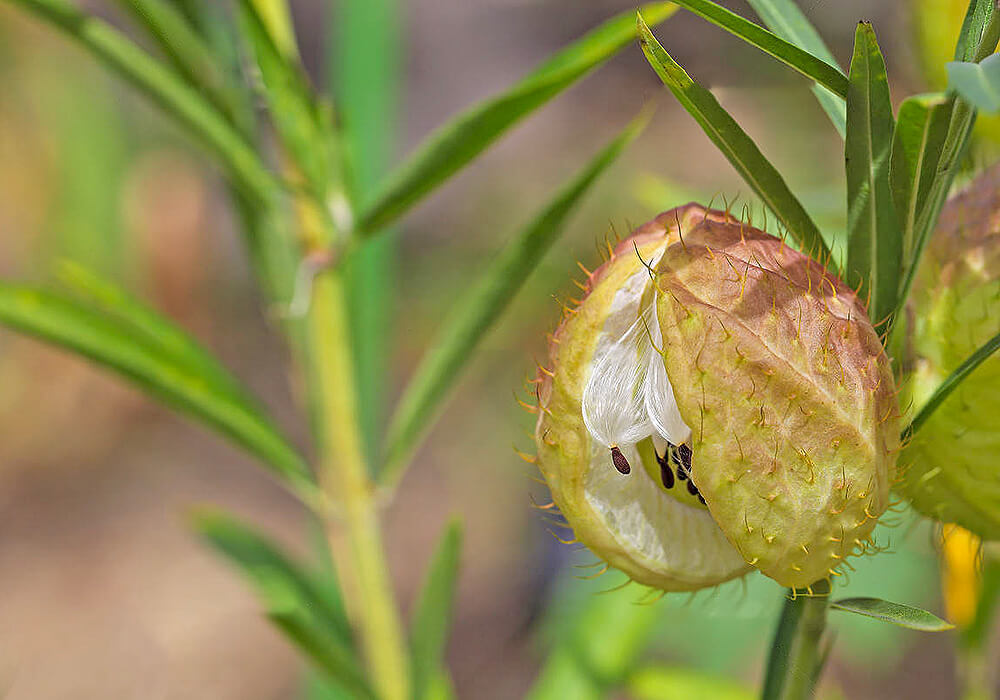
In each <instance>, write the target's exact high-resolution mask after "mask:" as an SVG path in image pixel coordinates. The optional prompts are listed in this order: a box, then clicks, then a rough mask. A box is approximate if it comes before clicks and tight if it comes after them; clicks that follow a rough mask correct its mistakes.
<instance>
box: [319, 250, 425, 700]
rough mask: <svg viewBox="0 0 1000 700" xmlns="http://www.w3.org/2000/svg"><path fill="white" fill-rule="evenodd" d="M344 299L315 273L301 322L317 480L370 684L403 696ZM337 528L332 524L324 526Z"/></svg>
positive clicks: (391, 697)
mask: <svg viewBox="0 0 1000 700" xmlns="http://www.w3.org/2000/svg"><path fill="white" fill-rule="evenodd" d="M344 300H345V289H344V279H343V274H342V272H341V271H340V270H336V269H333V270H327V271H325V272H322V273H320V274H319V275H318V276H317V278H316V280H315V282H314V285H313V295H312V305H311V308H310V311H309V314H308V316H307V321H306V325H307V328H308V331H307V332H308V346H309V350H310V355H311V356H312V358H313V361H314V362H315V365H314V367H313V370H314V372H315V376H314V381H316V386H315V387H313V391H315V392H316V393H317V396H316V398H317V399H318V405H317V408H318V411H319V416H318V418H319V420H320V421H321V423H322V424H321V425H320V426H319V429H320V435H321V436H322V437H321V444H320V477H321V480H322V484H323V487H324V489H325V491H326V492H327V495H328V497H329V498H330V499H331V501H333V502H334V503H336V504H337V506H338V508H339V509H340V511H341V513H340V514H341V515H342V517H343V521H344V528H345V530H346V537H347V540H348V553H349V556H350V561H349V562H344V564H346V565H342V566H341V567H340V570H341V571H342V572H343V574H344V577H345V578H348V579H350V584H351V585H350V592H351V593H353V594H354V595H353V598H354V604H355V611H356V614H357V620H358V624H359V626H360V628H361V634H362V641H363V644H364V649H365V655H366V657H367V659H368V663H369V665H370V667H371V673H372V679H373V682H374V684H375V686H376V688H377V689H378V690H379V696H380V697H382V698H385V699H386V700H405V698H407V697H408V693H409V690H408V685H409V677H408V673H409V667H408V663H407V661H406V654H405V651H404V645H403V634H402V625H401V623H400V619H399V612H398V609H397V607H396V602H395V596H394V595H393V591H392V583H391V580H390V575H389V569H388V565H387V562H386V559H385V549H384V546H383V542H382V535H381V527H380V524H379V519H378V512H377V507H376V502H375V494H374V490H373V486H372V483H371V479H370V478H369V476H368V471H367V468H366V466H365V460H364V455H363V452H362V445H361V431H360V429H359V424H358V415H357V404H356V401H357V397H356V396H355V389H354V362H353V360H352V357H351V342H350V335H349V333H348V318H347V313H346V306H345V304H344ZM336 526H337V524H336V523H331V524H330V529H331V530H333V528H335V527H336ZM331 534H332V533H331Z"/></svg>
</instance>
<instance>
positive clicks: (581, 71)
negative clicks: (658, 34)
mask: <svg viewBox="0 0 1000 700" xmlns="http://www.w3.org/2000/svg"><path fill="white" fill-rule="evenodd" d="M676 11H677V6H676V5H674V4H673V3H670V2H657V3H651V4H648V5H645V6H643V12H645V13H646V14H647V15H648V16H649V18H650V22H653V23H654V24H655V23H659V22H662V21H663V20H665V19H667V18H668V17H669V16H670V15H672V14H673V13H674V12H676ZM634 39H635V27H634V24H633V21H632V15H631V12H624V13H622V14H620V15H617V16H616V17H614V18H612V19H610V20H608V21H607V22H605V23H604V24H602V25H601V26H600V27H598V28H596V29H594V30H593V31H591V32H590V33H588V34H586V35H585V36H583V37H582V38H581V39H579V40H578V41H576V42H574V43H573V44H570V45H569V46H568V47H566V48H565V49H563V50H562V51H560V52H559V53H557V54H555V55H554V56H552V57H551V58H549V59H548V60H547V61H545V63H543V64H542V65H540V66H539V67H538V68H536V69H535V70H534V71H532V72H531V73H530V74H528V75H527V76H526V77H525V78H523V79H522V80H521V81H519V82H518V83H516V84H515V85H514V86H513V87H511V88H510V89H509V90H507V91H506V92H504V93H502V94H500V95H498V96H496V97H493V98H490V99H488V100H486V101H484V102H480V103H479V104H477V105H475V106H473V107H472V108H470V109H468V110H466V111H465V112H462V113H461V114H459V115H458V116H456V117H455V118H453V119H452V120H451V121H449V122H448V123H447V124H445V125H444V126H441V127H439V128H438V129H436V130H435V131H434V132H433V133H432V134H431V135H430V136H428V137H427V139H425V141H424V142H423V144H421V145H420V146H418V147H417V149H416V150H415V151H414V152H413V154H412V155H411V156H410V157H409V158H408V159H407V160H406V161H405V162H404V163H403V164H402V165H400V166H399V167H398V168H397V169H396V170H395V171H394V172H393V173H392V174H390V176H389V177H388V179H387V180H386V181H385V183H384V185H383V186H382V187H381V188H380V189H379V191H378V193H377V195H376V196H375V197H374V198H373V199H372V200H371V202H369V203H368V204H367V206H365V207H364V208H363V209H362V213H361V215H360V216H359V224H358V231H359V232H360V233H362V234H370V233H372V232H374V231H377V230H378V229H380V228H383V227H384V226H386V225H387V224H389V223H392V221H394V220H395V219H397V218H398V217H400V216H402V214H403V213H404V212H406V211H407V210H408V209H409V208H410V207H412V206H413V205H414V204H416V203H417V202H418V201H420V199H422V198H423V197H424V196H425V195H427V194H428V193H430V192H431V191H433V190H434V188H435V187H437V186H438V185H439V184H441V183H442V182H444V181H445V180H446V179H448V178H449V177H450V176H451V175H453V174H454V173H456V172H457V171H458V170H460V169H461V168H462V167H463V166H464V165H465V164H466V163H468V162H469V161H471V160H472V159H473V158H475V157H476V156H478V155H479V154H480V153H482V152H483V151H484V150H485V149H486V148H487V147H488V146H489V145H490V144H491V143H493V142H494V141H495V140H496V139H497V138H499V137H500V136H501V135H502V134H503V133H504V132H506V131H507V130H508V129H509V128H511V127H512V126H513V125H514V124H516V123H517V122H518V121H520V120H521V119H523V118H524V117H526V116H528V115H529V114H531V113H532V112H534V111H535V110H536V109H538V108H539V107H541V106H542V105H543V104H545V103H546V102H548V101H549V100H550V99H552V98H553V97H555V96H556V95H557V94H558V93H560V92H562V91H563V90H564V89H566V88H567V87H569V86H570V85H572V84H573V83H574V82H575V81H576V80H578V79H579V78H581V77H583V76H584V75H586V74H587V73H589V72H590V71H591V70H593V69H594V68H596V67H597V66H599V65H600V64H602V63H603V62H604V61H606V60H607V59H609V58H611V57H612V56H613V55H614V54H616V53H617V52H618V51H620V50H621V49H623V48H624V47H625V46H628V45H629V43H631V42H632V40H634Z"/></svg>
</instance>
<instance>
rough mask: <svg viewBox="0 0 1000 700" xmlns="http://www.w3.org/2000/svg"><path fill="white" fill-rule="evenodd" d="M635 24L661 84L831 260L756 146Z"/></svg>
mask: <svg viewBox="0 0 1000 700" xmlns="http://www.w3.org/2000/svg"><path fill="white" fill-rule="evenodd" d="M637 21H638V27H639V38H640V42H641V43H642V51H643V53H644V54H645V55H646V60H647V61H649V64H650V65H651V66H652V67H653V70H654V71H656V74H657V75H658V76H660V80H662V81H663V84H664V85H666V86H667V87H668V88H670V91H671V92H672V93H673V94H674V96H675V97H676V98H677V100H678V101H679V102H680V103H681V106H683V107H684V109H686V110H687V112H688V113H689V114H690V115H691V116H692V117H694V119H695V121H697V122H698V124H699V125H700V126H701V128H702V129H703V130H704V131H705V134H706V135H707V136H708V137H709V138H710V139H711V140H712V142H713V143H714V144H715V145H716V147H718V149H719V150H720V151H722V154H723V155H724V156H726V158H727V159H728V160H729V162H730V163H732V165H733V167H734V168H736V171H737V172H738V173H739V174H740V175H741V176H742V177H743V179H744V180H745V181H746V183H747V184H748V185H749V186H750V188H751V189H752V190H753V191H754V192H755V193H756V195H757V196H758V197H760V198H761V200H762V201H763V202H764V205H765V206H766V207H767V208H768V209H770V210H771V211H772V212H774V214H775V215H776V216H777V217H778V220H779V221H781V223H782V224H783V225H784V226H785V228H786V229H787V230H788V234H789V235H790V236H791V237H792V239H793V240H794V241H796V242H797V243H798V244H799V246H800V247H801V248H802V249H803V250H804V251H806V252H808V253H810V254H811V255H813V256H814V257H817V258H820V259H824V260H826V259H829V257H830V256H829V251H828V250H827V247H826V244H825V243H824V242H823V237H822V235H821V234H820V232H819V229H818V228H817V227H816V224H815V223H813V220H812V219H811V218H810V217H809V214H807V213H806V210H805V209H804V208H803V207H802V204H800V203H799V200H798V199H796V198H795V195H793V194H792V192H791V190H789V189H788V185H786V184H785V181H784V179H783V178H782V177H781V175H780V173H778V171H777V170H776V169H775V167H774V166H773V165H771V163H770V162H769V161H768V160H767V159H766V158H765V157H764V156H763V154H762V153H761V152H760V149H758V148H757V144H755V143H754V142H753V140H752V139H751V138H750V137H749V136H748V135H747V133H746V132H745V131H743V129H741V128H740V125H739V124H737V123H736V121H735V120H734V119H733V118H732V117H731V116H730V115H729V113H728V112H726V110H725V109H723V108H722V105H720V104H719V102H718V100H716V99H715V96H714V95H712V93H711V92H709V91H708V90H706V89H705V88H703V87H702V86H701V85H698V84H697V83H696V82H694V81H693V80H692V79H691V76H689V75H688V74H687V73H686V72H685V71H684V69H683V68H681V66H680V65H679V64H678V63H677V62H676V61H675V60H674V59H673V58H672V57H671V56H670V54H668V53H667V52H666V50H664V48H663V46H661V45H660V42H658V41H657V40H656V37H654V36H653V34H652V32H650V31H649V27H648V26H647V25H646V22H645V21H643V18H642V15H641V14H640V15H637Z"/></svg>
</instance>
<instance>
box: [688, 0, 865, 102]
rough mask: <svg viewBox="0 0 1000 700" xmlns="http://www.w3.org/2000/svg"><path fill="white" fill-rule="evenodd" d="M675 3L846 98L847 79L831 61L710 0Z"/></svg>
mask: <svg viewBox="0 0 1000 700" xmlns="http://www.w3.org/2000/svg"><path fill="white" fill-rule="evenodd" d="M674 2H676V3H677V4H678V5H680V6H681V7H683V8H685V9H688V10H690V11H691V12H694V13H695V14H697V15H699V16H700V17H703V18H705V19H707V20H708V21H709V22H711V23H712V24H715V25H717V26H719V27H722V28H723V29H725V30H726V31H727V32H730V33H731V34H733V35H734V36H738V37H739V38H740V39H742V40H743V41H745V42H747V43H748V44H750V45H752V46H756V47H757V48H758V49H760V50H761V51H763V52H765V53H768V54H770V55H771V56H774V57H775V58H776V59H778V60H779V61H781V62H782V63H784V64H785V65H787V66H790V67H791V68H794V69H795V70H797V71H798V72H799V73H801V74H802V75H804V76H806V77H807V78H810V79H811V80H813V81H814V82H816V83H817V84H818V85H820V86H822V87H824V88H826V89H827V90H829V91H830V92H832V93H834V94H835V95H837V96H839V97H840V98H841V99H842V100H843V99H847V78H846V77H845V76H844V74H843V73H842V72H841V71H840V70H839V69H837V68H835V67H834V66H833V65H831V64H830V63H827V62H826V61H824V60H822V59H820V58H819V57H817V56H814V55H813V54H811V53H810V52H808V51H806V50H804V49H801V48H799V47H798V46H796V45H795V44H792V43H790V42H788V41H785V40H784V39H782V38H781V37H780V36H777V35H776V34H772V33H771V32H769V31H767V30H766V29H764V28H763V27H761V26H759V25H757V24H754V23H753V22H751V21H750V20H748V19H746V18H744V17H740V16H739V15H738V14H736V13H735V12H731V11H730V10H727V9H726V8H724V7H721V6H720V5H717V4H716V3H714V2H711V0H674Z"/></svg>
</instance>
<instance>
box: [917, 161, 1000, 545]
mask: <svg viewBox="0 0 1000 700" xmlns="http://www.w3.org/2000/svg"><path fill="white" fill-rule="evenodd" d="M998 319H1000V168H998V167H994V168H992V169H990V170H988V171H986V172H985V173H983V174H982V175H981V176H979V177H978V178H977V179H976V180H975V181H974V182H973V184H972V185H970V186H969V187H968V188H967V189H966V190H965V191H963V192H961V193H960V194H958V195H956V196H954V197H953V198H952V199H951V200H949V201H948V203H947V204H946V205H945V207H944V210H943V212H942V214H941V218H940V220H939V223H938V227H937V230H936V231H935V232H934V234H933V236H932V237H931V240H930V242H929V243H928V245H927V249H926V251H925V253H924V256H923V258H922V260H921V262H920V267H919V268H918V269H917V276H916V278H915V280H914V283H913V291H912V293H911V295H910V303H909V306H908V308H907V315H906V323H907V338H908V339H907V347H906V349H905V355H906V357H908V358H909V359H908V364H909V365H910V366H909V367H908V369H909V370H910V376H911V381H910V382H909V383H908V384H906V385H905V387H904V393H903V395H902V398H901V400H902V402H903V404H904V405H911V406H912V407H913V408H914V409H918V408H919V407H920V406H922V405H923V404H924V403H925V402H926V401H927V399H928V398H929V397H930V396H931V395H932V394H933V393H934V391H935V390H936V389H937V388H938V386H939V385H940V384H941V382H942V381H944V380H945V379H946V378H947V377H948V375H949V374H951V373H952V372H953V371H954V370H955V369H957V368H958V366H959V365H960V364H961V363H962V362H963V361H964V360H965V359H966V358H967V357H969V356H970V355H972V353H974V352H975V351H976V350H977V349H978V348H979V347H980V346H981V345H982V344H983V343H985V342H986V341H987V340H989V339H990V338H991V337H992V336H993V335H995V334H996V333H997V331H998V330H1000V322H998ZM997 415H1000V357H998V356H993V357H991V358H989V359H987V360H986V361H985V362H983V363H982V364H981V365H980V366H979V367H978V368H977V369H976V370H975V371H974V372H973V373H972V374H971V375H970V376H968V377H967V378H966V379H965V381H963V382H962V384H960V385H959V386H958V388H957V389H956V390H955V391H954V393H952V394H951V395H950V396H949V397H948V398H947V399H945V401H944V403H943V404H941V406H939V407H938V409H937V410H936V411H935V412H934V413H933V414H931V416H930V418H929V420H928V421H927V422H926V423H924V424H923V426H922V427H921V428H920V430H919V431H918V432H917V433H916V435H915V436H914V437H913V439H912V441H911V442H910V444H909V445H908V446H907V448H906V449H905V450H904V451H903V455H902V464H903V465H904V467H905V468H904V469H902V470H901V471H902V475H903V479H902V483H901V484H900V487H899V488H900V491H901V492H902V493H903V494H904V495H905V496H906V497H907V498H908V499H909V500H910V501H911V502H912V503H913V505H914V507H916V509H917V510H919V511H920V512H922V513H924V514H925V515H928V516H930V517H932V518H936V519H938V520H941V521H943V522H955V523H958V524H959V525H962V526H963V527H965V528H967V529H969V530H971V531H972V532H974V533H976V534H977V535H979V536H980V537H982V538H984V539H1000V431H998V430H997Z"/></svg>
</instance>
